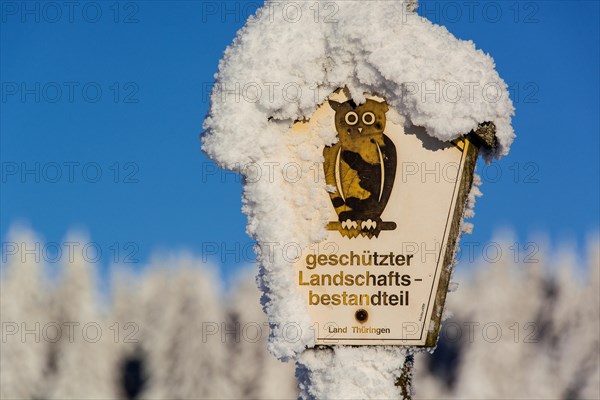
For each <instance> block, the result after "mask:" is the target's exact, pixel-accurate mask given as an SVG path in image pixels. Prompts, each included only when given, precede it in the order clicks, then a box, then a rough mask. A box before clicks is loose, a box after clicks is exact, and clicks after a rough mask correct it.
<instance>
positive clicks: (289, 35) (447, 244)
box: [202, 0, 514, 397]
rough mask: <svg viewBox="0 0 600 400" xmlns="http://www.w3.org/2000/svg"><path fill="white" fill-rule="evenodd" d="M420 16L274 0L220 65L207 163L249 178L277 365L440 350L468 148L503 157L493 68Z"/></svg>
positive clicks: (402, 7) (505, 143)
mask: <svg viewBox="0 0 600 400" xmlns="http://www.w3.org/2000/svg"><path fill="white" fill-rule="evenodd" d="M415 3H416V2H415V1H401V0H399V1H376V2H367V1H352V0H349V1H338V2H324V1H321V2H311V1H301V2H279V1H267V2H266V3H265V5H264V6H263V7H262V8H261V9H259V10H258V11H257V13H256V15H255V16H252V17H250V18H249V19H248V21H247V23H246V25H245V26H244V28H242V29H241V30H240V31H239V32H238V36H237V38H236V39H235V41H234V42H233V44H232V45H231V46H230V47H229V48H228V49H227V50H226V51H225V53H224V55H223V59H222V60H221V62H220V64H219V72H218V74H217V75H216V81H215V84H214V88H213V92H212V95H211V107H210V110H209V115H208V116H207V118H206V120H205V123H204V129H205V131H206V132H205V134H204V135H203V138H202V141H203V150H204V151H205V152H206V154H207V155H208V156H209V157H210V158H212V159H213V160H215V161H216V162H217V163H218V164H219V165H220V166H221V167H223V168H226V169H229V170H234V171H238V172H240V173H241V174H243V175H244V177H245V180H244V184H245V185H244V192H243V205H242V211H243V212H244V213H245V214H246V215H247V216H248V226H247V232H248V234H249V235H250V236H252V237H253V238H254V239H255V240H256V241H257V251H258V264H259V268H260V270H259V276H258V283H259V286H260V289H261V290H262V292H263V296H262V304H263V307H264V310H265V311H266V313H267V316H268V318H269V322H270V326H271V335H270V338H269V349H270V350H271V352H272V353H273V354H274V355H275V356H277V357H279V358H282V359H285V358H293V359H298V358H299V357H300V355H301V354H304V357H305V359H307V358H306V357H307V356H306V354H307V352H306V349H307V348H312V347H314V346H315V344H318V343H325V342H329V339H332V338H333V339H337V340H339V341H338V343H340V344H343V343H353V344H358V343H359V342H360V343H363V342H365V344H377V343H386V344H407V345H414V344H416V345H419V344H420V345H428V346H429V345H433V344H434V342H435V335H436V332H437V330H438V328H439V320H440V313H441V310H442V304H443V301H444V299H445V291H446V287H447V285H448V280H449V277H450V272H451V268H452V260H453V254H454V251H455V250H456V243H457V240H458V236H459V230H465V228H466V227H467V226H468V224H466V223H464V222H462V219H463V218H464V217H469V216H471V215H472V209H471V207H470V205H472V203H473V200H474V197H475V195H477V193H478V190H477V185H473V187H472V188H471V180H472V178H473V174H472V171H473V168H474V162H475V158H476V157H477V150H478V148H480V149H485V151H484V156H485V157H487V158H488V159H492V158H493V157H501V156H503V155H505V154H507V153H508V151H509V149H510V145H511V143H512V140H513V138H514V134H513V130H512V127H511V118H512V115H513V110H514V109H513V106H512V102H511V101H510V99H509V97H508V91H507V85H506V84H505V82H504V81H503V80H502V79H501V78H500V77H499V75H498V73H497V72H496V71H495V64H494V61H493V60H492V58H491V57H490V56H488V55H487V54H485V53H483V52H482V51H481V50H478V49H476V48H475V45H474V44H473V43H472V42H470V41H462V40H458V39H457V38H455V37H454V36H453V35H451V34H450V33H449V32H448V31H447V30H446V29H445V28H443V27H440V26H437V25H434V24H432V23H431V22H430V21H428V20H427V19H425V18H422V17H420V16H418V15H417V14H416V13H415V12H414V8H415ZM384 122H385V123H384ZM344 129H345V130H344ZM348 129H349V130H350V133H349V134H348V133H347V132H348ZM360 129H362V131H361V130H360ZM477 131H479V132H480V133H482V132H484V133H485V134H483V133H482V134H480V135H476V134H475V132H477ZM492 131H493V132H494V133H495V136H494V135H490V133H491V132H492ZM345 135H347V136H345ZM468 135H471V136H468ZM354 138H356V140H354ZM471 139H472V140H473V141H471ZM475 179H476V177H475ZM465 202H466V203H467V207H464V204H465ZM327 244H331V246H333V247H327V248H325V246H326V245H327ZM336 246H337V247H336ZM352 252H354V253H352ZM367 252H370V253H367ZM376 252H377V263H378V264H381V265H377V266H376V265H374V264H375V262H376V261H375V259H376V257H375V253H376ZM369 254H370V256H371V258H370V259H371V265H368V266H366V265H364V264H365V263H364V262H363V261H362V257H363V256H367V255H369ZM323 255H327V258H326V259H325V258H323V257H322V256H323ZM334 255H335V256H337V258H335V257H333V256H334ZM344 256H347V257H348V258H346V257H344ZM355 256H360V263H361V265H340V264H341V263H345V262H346V261H347V262H349V263H350V262H353V263H354V262H355V261H357V257H355ZM367 258H368V257H367ZM334 259H337V265H331V264H332V263H333V264H335V262H334V261H333V260H334ZM392 262H393V264H394V265H392ZM384 263H387V264H389V265H383V264H384ZM355 264H358V262H356V263H355ZM367 264H368V261H367ZM301 272H302V275H301V274H300V273H301ZM341 272H343V273H344V277H343V283H344V285H336V282H338V280H340V279H342V278H341V276H340V275H338V274H339V273H341ZM367 272H368V273H369V274H370V275H375V276H376V278H373V277H368V278H367V277H366V274H367ZM396 273H397V274H396ZM361 274H362V277H361ZM325 275H330V276H331V284H329V278H327V277H325ZM363 277H364V281H365V282H367V280H368V281H369V282H372V283H375V284H374V285H369V286H366V285H363V286H361V285H360V284H359V283H360V282H362V279H363ZM334 280H335V281H334ZM350 280H352V282H353V283H354V285H347V283H348V282H350ZM311 282H313V283H311ZM317 282H318V283H325V284H319V285H317V284H316V283H317ZM397 282H399V283H397ZM304 283H308V284H304ZM344 292H346V297H345V300H344V297H343V296H344ZM351 294H354V295H356V297H355V296H350V295H351ZM385 294H387V296H385ZM363 295H364V296H363ZM327 296H329V297H327ZM334 296H335V297H334ZM339 296H341V297H339ZM351 298H352V299H355V300H350V299H351ZM367 298H368V302H367ZM338 300H339V302H340V304H339V305H337V302H338ZM317 301H318V303H317ZM361 301H362V303H361ZM311 302H312V303H313V304H311ZM344 302H345V303H344ZM385 302H387V305H379V304H380V303H385ZM334 303H335V304H334ZM431 321H433V323H432V322H431ZM327 322H331V323H333V327H334V328H336V327H337V328H339V329H340V331H333V332H330V331H329V328H326V327H325V325H326V323H327ZM324 323H325V324H324ZM355 327H357V328H358V329H357V332H354V330H355ZM344 328H346V330H347V331H346V332H344V331H343V330H344ZM388 330H389V332H388ZM377 332H379V334H377ZM365 338H366V339H369V340H366V341H362V340H359V339H365ZM373 339H374V340H373ZM383 339H386V340H389V341H384V340H383ZM362 348H363V349H365V351H366V348H364V347H362ZM382 351H383V348H382ZM365 354H366V353H365ZM378 354H379V353H378ZM386 354H387V353H386ZM389 354H390V359H394V357H395V355H394V354H395V353H393V351H392V352H390V353H389ZM377 357H382V356H381V354H379V355H378V356H377ZM305 361H306V360H305ZM388 372H389V373H391V370H389V371H388ZM388 372H386V374H387V373H388ZM380 394H381V396H380V397H385V396H384V395H383V392H382V393H380ZM338 397H339V396H338ZM342 397H343V396H342Z"/></svg>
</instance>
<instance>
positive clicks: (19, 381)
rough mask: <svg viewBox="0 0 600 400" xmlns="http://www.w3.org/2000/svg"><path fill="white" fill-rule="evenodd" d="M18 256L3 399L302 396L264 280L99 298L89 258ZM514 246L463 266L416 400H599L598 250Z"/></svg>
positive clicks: (195, 265) (175, 262) (193, 262)
mask: <svg viewBox="0 0 600 400" xmlns="http://www.w3.org/2000/svg"><path fill="white" fill-rule="evenodd" d="M75 240H76V238H75V239H74V241H75ZM7 242H8V243H14V244H16V245H17V247H16V251H15V248H11V251H10V253H11V254H10V255H9V254H7V252H5V253H4V254H2V280H1V283H2V287H1V289H2V291H1V310H0V311H1V322H2V343H1V346H2V348H1V350H2V351H1V352H0V368H1V369H0V371H1V374H0V376H1V378H0V379H1V380H0V387H1V389H0V395H1V397H2V398H3V399H33V398H47V399H51V398H54V399H71V398H73V399H74V398H82V399H84V398H87V399H100V398H102V399H111V398H130V399H134V398H149V399H202V398H211V399H215V398H223V399H241V398H246V399H250V398H252V399H254V398H256V399H283V398H294V397H295V396H296V382H295V378H294V366H293V365H292V364H290V363H287V364H285V363H281V362H279V361H276V360H275V359H273V358H272V357H271V356H270V355H269V354H268V352H267V350H266V338H267V335H268V329H267V326H266V325H264V323H265V316H264V314H263V312H262V310H261V307H260V302H259V292H258V290H257V288H256V285H255V282H254V275H255V271H254V269H253V268H251V267H249V268H246V269H245V270H242V271H241V272H240V273H239V274H238V276H237V278H236V279H235V280H234V282H233V283H232V284H231V285H230V287H228V288H227V289H225V288H224V285H223V284H222V283H221V282H222V281H221V279H220V277H219V275H218V271H216V270H215V269H214V268H212V267H211V266H210V265H207V264H206V263H203V262H201V260H199V259H198V258H195V257H193V256H191V255H186V254H179V255H174V256H165V257H163V258H160V259H156V260H155V261H153V262H151V263H150V265H148V266H146V267H145V268H141V269H139V270H136V271H131V270H128V269H126V268H123V267H119V266H115V267H113V268H112V274H111V285H110V286H111V287H110V289H109V290H99V287H100V284H99V278H98V272H99V271H97V270H96V269H97V265H95V264H89V263H86V262H85V260H83V258H82V257H81V256H80V255H79V252H75V253H74V258H72V259H70V260H68V259H67V260H65V259H63V260H62V261H64V262H63V263H62V265H60V268H58V269H57V266H56V265H51V264H44V263H43V260H39V262H38V261H36V260H35V255H32V254H27V253H26V252H23V251H22V250H24V249H32V248H35V244H36V243H37V244H39V243H41V242H40V240H39V239H38V238H36V237H35V235H34V234H33V233H32V232H30V231H27V230H20V231H14V232H13V234H12V236H11V237H9V238H8V240H7ZM512 243H513V241H511V239H510V237H509V236H504V239H502V240H498V241H497V243H496V244H497V246H498V247H496V248H500V249H502V250H503V251H502V256H500V255H497V254H496V255H492V256H491V257H490V255H489V254H488V255H487V256H486V255H485V254H484V257H481V255H482V254H481V253H479V255H480V257H477V260H475V261H474V262H472V263H470V262H468V260H466V258H467V257H465V254H462V257H461V260H462V262H461V263H460V264H459V266H458V268H457V270H456V274H455V276H454V281H455V282H456V283H457V284H458V288H456V286H457V284H452V285H451V286H452V289H453V293H451V294H450V295H449V296H448V301H447V306H446V310H447V313H448V317H449V318H448V319H447V320H446V322H445V323H444V327H443V328H442V334H441V338H440V342H439V345H438V347H437V349H436V351H435V352H434V353H433V354H432V355H431V354H427V353H422V354H418V355H417V358H416V378H415V388H416V396H415V397H416V398H418V399H442V398H450V399H463V398H477V399H508V398H513V399H514V398H519V399H526V398H532V399H533V398H535V399H559V398H560V399H575V398H582V399H598V398H600V369H599V365H600V362H599V353H600V344H599V337H600V331H599V329H600V328H599V326H600V318H599V310H600V307H599V270H600V264H599V263H600V255H599V251H600V246H599V244H598V238H597V237H594V238H593V239H591V240H590V241H589V243H588V245H587V254H585V255H582V254H578V253H577V252H576V251H575V250H574V249H573V248H569V247H564V248H563V249H562V250H554V251H550V250H549V248H550V246H549V245H548V244H544V241H537V242H535V246H539V251H536V252H535V254H532V253H531V252H527V253H525V252H522V253H518V252H514V251H509V250H508V249H510V248H511V245H512ZM521 247H522V246H521ZM537 248H538V247H536V249H537ZM463 252H464V251H463ZM454 289H456V290H454Z"/></svg>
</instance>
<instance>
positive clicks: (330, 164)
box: [323, 142, 344, 208]
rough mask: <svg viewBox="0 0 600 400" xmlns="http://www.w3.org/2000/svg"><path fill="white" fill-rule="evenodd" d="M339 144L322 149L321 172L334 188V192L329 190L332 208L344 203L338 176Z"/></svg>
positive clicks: (327, 182) (326, 181) (328, 183)
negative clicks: (322, 161) (323, 159)
mask: <svg viewBox="0 0 600 400" xmlns="http://www.w3.org/2000/svg"><path fill="white" fill-rule="evenodd" d="M341 148H342V147H341V144H340V143H339V142H338V143H336V144H334V145H333V146H325V148H324V149H323V157H324V158H325V162H324V163H323V172H325V183H326V184H327V185H329V186H333V187H334V188H336V192H329V197H330V198H331V202H332V203H333V207H334V208H338V207H340V206H342V205H343V204H344V193H343V192H342V187H341V182H340V176H339V156H340V151H341Z"/></svg>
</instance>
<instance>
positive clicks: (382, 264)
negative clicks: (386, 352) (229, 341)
mask: <svg viewBox="0 0 600 400" xmlns="http://www.w3.org/2000/svg"><path fill="white" fill-rule="evenodd" d="M312 121H322V122H326V121H327V123H328V129H330V130H332V131H335V132H337V139H338V140H337V142H336V143H335V144H333V145H331V146H324V148H323V163H322V165H321V166H320V167H321V169H323V176H324V178H325V183H326V187H325V189H326V191H327V192H328V196H329V198H330V200H331V204H330V205H329V207H328V211H329V212H328V218H329V221H328V223H327V226H326V228H327V237H326V239H325V240H323V241H320V242H318V243H315V244H312V245H310V246H307V247H306V248H304V249H303V251H302V253H301V256H300V257H298V260H297V261H296V263H295V266H296V274H297V283H298V288H299V290H300V292H301V293H302V296H303V299H304V301H305V303H306V305H307V307H308V311H309V314H310V317H311V319H312V322H313V327H314V330H315V335H316V343H317V344H351V345H374V344H386V345H411V346H415V345H429V346H433V345H435V342H436V340H437V330H438V328H439V324H440V317H441V311H442V309H443V303H444V300H445V297H446V296H445V293H446V292H447V289H448V283H449V276H450V268H449V267H450V261H451V260H452V252H453V250H454V245H455V243H456V239H457V237H456V236H457V234H458V232H459V224H460V221H461V217H462V213H463V209H464V206H465V203H466V199H467V195H468V190H469V188H470V184H471V179H472V175H473V166H474V164H473V161H474V159H475V157H476V155H477V150H476V149H475V147H474V144H472V143H471V141H470V140H469V138H468V137H461V138H459V139H456V140H454V141H450V142H442V141H440V140H438V139H435V138H431V137H430V136H428V135H427V134H426V133H425V131H424V130H423V129H417V128H414V127H413V128H409V129H405V128H404V125H403V124H402V123H400V122H401V121H402V117H401V116H400V115H399V114H398V113H397V111H396V110H394V109H389V106H388V105H387V103H386V102H385V100H384V99H382V98H377V97H368V98H367V99H366V101H365V102H364V103H363V104H361V105H358V104H356V103H355V102H354V101H353V100H352V99H350V98H348V96H347V93H345V92H344V91H343V90H340V91H337V92H336V93H334V94H333V95H331V96H329V98H328V101H327V102H326V103H325V104H323V105H322V106H320V107H319V108H318V109H317V110H316V111H315V113H314V114H313V116H312V119H311V120H310V121H308V122H298V123H296V124H294V126H293V127H292V129H291V132H290V133H289V134H290V135H298V134H302V132H304V131H310V130H311V129H315V128H314V127H313V126H312V125H313V124H314V123H313V122H312ZM291 161H294V160H291ZM323 195H325V193H324V194H323Z"/></svg>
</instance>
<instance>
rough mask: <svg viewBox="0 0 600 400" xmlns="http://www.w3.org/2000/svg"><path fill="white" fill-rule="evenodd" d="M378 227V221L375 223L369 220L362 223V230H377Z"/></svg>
mask: <svg viewBox="0 0 600 400" xmlns="http://www.w3.org/2000/svg"><path fill="white" fill-rule="evenodd" d="M376 227H377V221H373V220H371V219H368V220H366V221H362V223H361V229H363V230H365V229H375V228H376Z"/></svg>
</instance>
